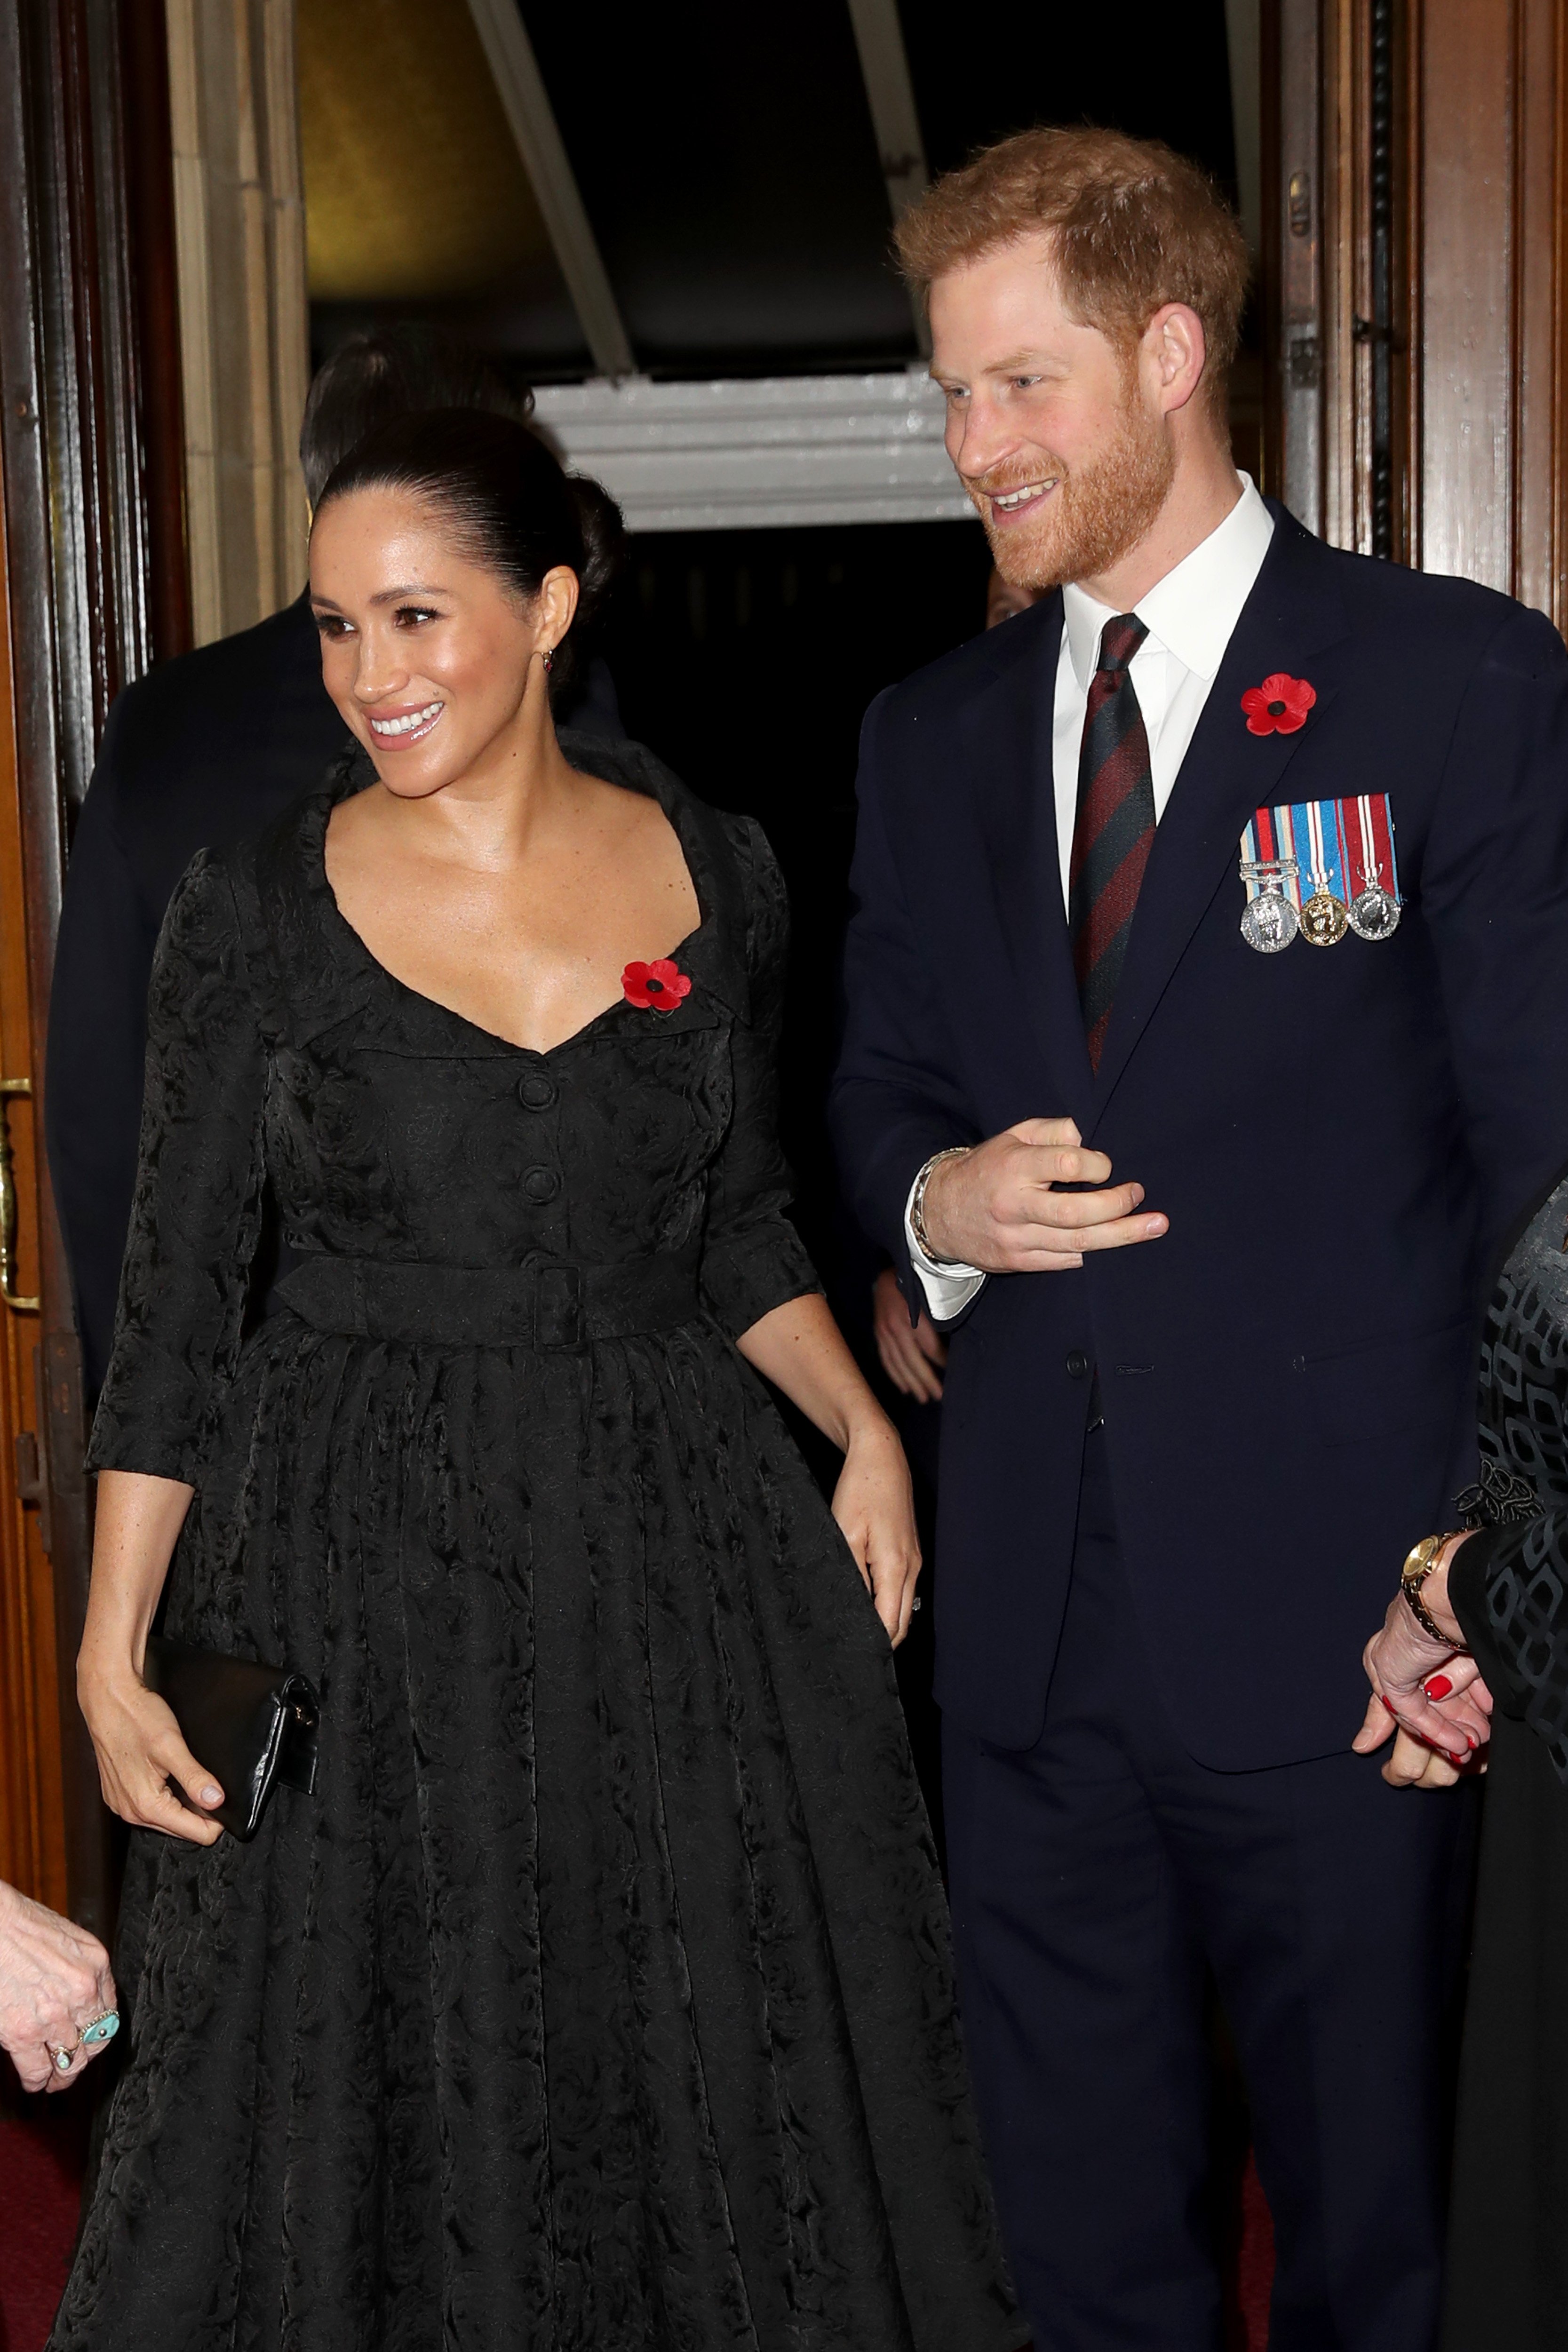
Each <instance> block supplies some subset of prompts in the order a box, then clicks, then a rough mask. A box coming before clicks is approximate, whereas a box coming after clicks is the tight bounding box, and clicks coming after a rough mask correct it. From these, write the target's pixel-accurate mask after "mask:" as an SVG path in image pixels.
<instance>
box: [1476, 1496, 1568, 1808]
mask: <svg viewBox="0 0 1568 2352" xmlns="http://www.w3.org/2000/svg"><path fill="white" fill-rule="evenodd" d="M1448 1605H1449V1607H1450V1608H1451V1609H1452V1610H1453V1612H1454V1614H1455V1616H1456V1617H1457V1618H1458V1621H1459V1624H1460V1627H1461V1629H1462V1630H1463V1633H1464V1636H1465V1640H1466V1643H1467V1644H1468V1647H1469V1649H1470V1651H1471V1653H1472V1654H1473V1655H1474V1657H1475V1661H1476V1664H1478V1665H1479V1668H1480V1670H1481V1673H1482V1675H1484V1676H1485V1678H1486V1682H1487V1686H1488V1688H1489V1690H1490V1692H1491V1694H1492V1696H1493V1698H1494V1699H1495V1700H1496V1702H1497V1704H1498V1706H1500V1707H1501V1708H1502V1710H1503V1712H1504V1713H1505V1714H1507V1715H1512V1716H1516V1717H1521V1719H1522V1720H1523V1721H1524V1722H1525V1723H1527V1724H1528V1725H1529V1727H1530V1728H1531V1731H1533V1732H1534V1733H1535V1734H1536V1735H1537V1737H1538V1738H1542V1739H1543V1740H1544V1741H1545V1742H1546V1745H1547V1748H1549V1750H1550V1751H1551V1756H1552V1763H1553V1764H1554V1765H1555V1766H1556V1768H1557V1771H1558V1774H1559V1777H1560V1778H1561V1779H1562V1780H1568V1509H1565V1508H1563V1507H1558V1508H1557V1509H1555V1510H1551V1511H1545V1512H1543V1513H1542V1516H1541V1517H1540V1518H1538V1519H1528V1520H1526V1521H1524V1522H1523V1523H1522V1524H1521V1525H1514V1526H1509V1527H1497V1528H1482V1529H1481V1531H1480V1532H1479V1534H1478V1535H1473V1536H1471V1538H1469V1540H1468V1543H1463V1544H1461V1545H1460V1546H1459V1548H1458V1551H1457V1552H1456V1553H1455V1554H1454V1558H1453V1562H1452V1565H1451V1566H1450V1568H1449V1570H1448Z"/></svg>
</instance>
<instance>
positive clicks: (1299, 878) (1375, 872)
mask: <svg viewBox="0 0 1568 2352" xmlns="http://www.w3.org/2000/svg"><path fill="white" fill-rule="evenodd" d="M1287 858H1294V859H1295V861H1296V867H1297V870H1296V872H1295V873H1294V874H1286V875H1282V876H1280V877H1279V884H1278V886H1277V887H1279V889H1280V890H1282V891H1283V893H1284V896H1285V897H1286V898H1289V901H1290V903H1291V905H1292V906H1293V907H1294V908H1296V911H1297V912H1298V914H1299V913H1300V910H1301V908H1302V907H1303V905H1304V904H1305V902H1306V901H1307V900H1308V899H1309V898H1310V897H1311V896H1312V894H1313V892H1314V891H1315V890H1319V889H1322V888H1324V887H1326V888H1328V889H1329V890H1331V892H1332V893H1333V895H1334V897H1335V898H1338V899H1339V900H1340V901H1341V902H1342V905H1344V906H1346V907H1348V906H1350V904H1351V903H1352V900H1353V899H1356V898H1360V896H1361V894H1362V892H1363V890H1365V889H1368V888H1370V887H1371V886H1372V885H1373V883H1374V882H1375V883H1380V884H1381V886H1382V887H1383V888H1384V890H1386V891H1387V892H1388V895H1389V897H1390V898H1393V899H1394V901H1395V902H1396V903H1399V904H1403V901H1402V900H1400V898H1399V867H1398V864H1397V861H1396V860H1395V857H1394V812H1393V810H1392V808H1391V807H1390V805H1389V800H1388V794H1387V793H1362V794H1361V795H1360V797H1359V799H1355V800H1345V801H1281V802H1280V803H1279V804H1278V806H1277V807H1274V808H1260V809H1258V811H1257V812H1256V813H1255V814H1254V815H1253V817H1252V819H1251V822H1250V823H1249V824H1248V825H1247V830H1246V832H1245V833H1244V834H1243V835H1242V836H1241V863H1242V865H1244V866H1259V865H1261V866H1275V865H1278V864H1279V862H1280V861H1281V860H1282V859H1287ZM1243 881H1244V883H1245V885H1246V889H1247V898H1248V899H1249V900H1251V899H1253V898H1259V897H1261V895H1262V892H1263V888H1264V885H1263V883H1262V882H1260V881H1259V880H1258V877H1257V876H1256V875H1255V874H1248V875H1245V876H1244V877H1243Z"/></svg>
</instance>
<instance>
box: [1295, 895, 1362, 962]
mask: <svg viewBox="0 0 1568 2352" xmlns="http://www.w3.org/2000/svg"><path fill="white" fill-rule="evenodd" d="M1350 927H1351V919H1350V917H1349V915H1348V914H1347V913H1346V912H1345V904H1344V900H1343V899H1342V898H1335V896H1334V894H1333V892H1332V891H1331V889H1330V888H1329V887H1328V884H1327V883H1326V882H1320V884H1319V885H1318V887H1317V888H1316V889H1315V890H1314V891H1313V893H1312V895H1311V897H1310V898H1309V899H1308V900H1307V902H1306V904H1305V906H1304V907H1303V908H1302V909H1301V937H1302V938H1303V939H1304V940H1306V942H1307V944H1308V946H1309V947H1314V948H1335V947H1338V945H1339V943H1340V941H1341V940H1342V939H1343V937H1344V935H1345V933H1346V932H1347V931H1348V930H1349V929H1350Z"/></svg>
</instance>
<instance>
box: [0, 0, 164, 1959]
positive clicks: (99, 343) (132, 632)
mask: <svg viewBox="0 0 1568 2352" xmlns="http://www.w3.org/2000/svg"><path fill="white" fill-rule="evenodd" d="M162 45H163V5H162V0H0V469H3V473H4V491H5V557H6V563H5V589H6V602H7V621H8V635H9V643H10V656H11V671H12V707H13V713H14V729H15V740H16V786H17V799H18V806H19V816H20V834H21V851H22V870H23V901H24V903H23V912H24V917H25V924H26V964H27V981H28V1026H29V1031H30V1058H31V1069H30V1071H29V1072H28V1073H27V1074H26V1075H27V1076H30V1078H31V1080H32V1085H33V1104H34V1115H35V1125H34V1133H35V1138H36V1139H37V1151H36V1154H35V1160H36V1170H35V1173H36V1182H35V1185H34V1190H33V1198H32V1200H31V1202H28V1203H27V1204H26V1207H27V1208H28V1209H30V1210H31V1212H32V1216H33V1219H34V1221H35V1223H36V1257H35V1261H34V1262H35V1263H36V1264H37V1266H38V1293H39V1297H40V1300H41V1306H40V1311H39V1314H38V1318H37V1342H38V1348H39V1362H40V1367H41V1374H42V1377H41V1379H40V1381H39V1390H40V1397H39V1408H40V1409H39V1421H38V1428H37V1441H38V1448H39V1454H40V1457H41V1459H40V1463H39V1474H40V1475H39V1487H40V1491H39V1492H38V1494H37V1496H35V1497H33V1498H32V1499H33V1501H34V1503H35V1505H36V1507H39V1508H40V1509H41V1511H42V1513H43V1516H44V1520H45V1524H46V1528H47V1543H48V1553H49V1559H50V1561H51V1563H52V1568H53V1582H54V1603H55V1622H56V1644H57V1651H58V1660H59V1677H58V1679H59V1709H58V1717H59V1719H58V1740H59V1750H60V1766H61V1769H60V1781H61V1787H62V1791H63V1811H64V1822H63V1831H64V1843H65V1873H64V1875H65V1882H66V1886H67V1890H68V1901H69V1906H70V1908H71V1910H72V1912H73V1913H74V1915H75V1916H78V1917H79V1918H80V1919H81V1920H82V1921H83V1922H84V1923H85V1924H86V1925H88V1926H89V1927H92V1928H93V1929H94V1930H95V1931H96V1932H98V1933H99V1934H107V1933H108V1932H109V1929H110V1926H111V1924H112V1912H113V1881H114V1872H113V1867H112V1851H111V1845H110V1835H109V1819H108V1816H107V1814H106V1813H105V1811H104V1808H103V1805H102V1802H101V1800H100V1794H99V1786H98V1774H97V1769H96V1766H95V1764H94V1761H93V1758H92V1751H91V1747H90V1743H89V1740H88V1738H87V1733H86V1727H85V1726H84V1725H83V1723H82V1721H81V1717H80V1714H79V1710H78V1708H77V1706H76V1700H75V1690H74V1675H73V1673H72V1662H73V1661H74V1659H75V1656H76V1652H77V1648H78V1645H79V1638H80V1631H81V1622H82V1616H83V1612H84V1610H85V1606H86V1599H87V1580H88V1570H89V1556H90V1543H91V1512H90V1497H89V1491H88V1480H87V1477H86V1475H85V1473H84V1470H83V1453H84V1444H85V1427H84V1415H83V1403H82V1381H81V1351H80V1348H79V1342H78V1339H77V1331H76V1318H75V1309H74V1305H73V1301H72V1295H71V1285H70V1279H69V1273H68V1266H67V1264H66V1258H65V1251H64V1246H63V1244H62V1240H61V1235H60V1230H59V1223H58V1218H57V1216H56V1214H55V1209H54V1202H53V1198H52V1194H51V1192H50V1188H49V1184H48V1181H47V1171H46V1168H45V1165H44V1154H43V1150H42V1135H43V1109H44V1104H43V1078H44V1067H45V1045H46V1039H47V1025H48V1005H49V978H50V971H51V967H52V964H53V959H54V944H55V937H56V932H57V929H58V920H59V908H60V893H61V887H62V884H63V880H64V875H65V864H66V857H67V854H68V842H69V835H70V829H71V825H72V824H73V822H74V818H75V815H76V813H77V811H78V810H79V807H80V805H81V801H82V798H83V795H84V794H85V793H86V790H87V786H88V782H89V776H90V774H91V770H92V762H93V759H94V757H95V755H96V751H97V747H98V743H99V741H100V738H101V734H102V730H103V725H104V721H105V719H106V718H107V716H108V713H109V708H110V703H111V701H112V700H113V698H114V696H115V695H116V694H117V693H118V692H119V690H120V688H121V686H122V685H123V684H125V683H126V682H127V681H128V680H129V679H131V678H133V677H138V676H140V675H141V673H142V671H143V670H144V669H145V668H146V667H147V666H148V664H149V662H150V661H151V659H152V658H153V653H154V651H159V652H169V651H174V650H177V649H178V646H179V645H180V643H181V642H182V633H184V636H186V637H188V630H189V618H188V614H189V601H188V593H185V592H184V591H183V590H182V587H181V581H182V578H183V574H184V506H183V496H184V491H183V465H182V464H181V463H179V462H177V460H178V454H179V453H180V451H181V450H182V448H183V433H182V429H181V425H180V405H179V382H180V376H179V352H178V329H177V320H176V317H175V313H174V304H173V300H172V296H171V293H170V289H172V287H173V285H174V259H173V236H172V227H171V226H170V225H171V224H172V217H173V209H172V194H171V193H170V192H169V191H168V188H167V185H166V183H167V180H168V172H169V167H168V139H167V81H166V65H163V66H162V68H161V63H160V61H161V58H162V57H163V47H162ZM160 70H162V72H163V100H162V129H161V128H160V121H159V100H158V94H157V93H158V89H159V76H160ZM132 94H134V96H133V98H132ZM132 103H133V104H134V109H135V110H134V112H133V113H132V110H131V109H132ZM132 124H133V125H134V135H133V136H131V135H128V132H129V131H130V129H131V126H132ZM160 155H161V156H162V158H163V163H162V177H163V183H164V185H163V187H162V188H161V187H160V167H159V161H158V159H159V157H160ZM132 159H133V160H132ZM149 428H151V432H150V429H149ZM12 911H14V910H12ZM5 1075H19V1074H13V1073H7V1074H5ZM5 1311H7V1310H5V1309H0V1312H5ZM6 1696H7V1697H8V1698H11V1699H12V1700H13V1703H14V1698H15V1695H14V1694H12V1693H10V1692H7V1694H6ZM37 1729H38V1732H39V1736H40V1737H41V1738H42V1737H47V1730H48V1727H45V1726H39V1727H37Z"/></svg>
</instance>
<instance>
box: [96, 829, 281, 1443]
mask: <svg viewBox="0 0 1568 2352" xmlns="http://www.w3.org/2000/svg"><path fill="white" fill-rule="evenodd" d="M266 1066H267V1065H266V1049H265V1046H264V1044H263V1040H262V1036H261V1033H260V1027H259V1024H258V1015H257V1011H256V1007H255V1004H254V1003H253V1001H252V997H251V992H250V988H249V985H248V981H247V968H246V959H245V952H244V945H243V941H242V938H241V932H240V925H239V918H238V913H237V907H236V903H235V896H234V889H233V886H232V884H231V882H230V881H229V878H228V877H227V875H226V873H225V871H224V870H223V867H222V866H220V865H217V864H215V863H214V862H213V861H212V860H211V859H210V858H209V856H208V855H207V853H206V852H205V851H203V852H202V853H201V854H200V855H199V856H196V857H195V859H194V860H193V861H192V864H191V866H189V868H188V870H187V871H186V874H185V876H184V879H183V881H182V882H181V884H180V886H179V888H178V889H177V890H176V891H175V893H174V898H173V900H172V901H171V903H170V906H169V911H168V914H167V916H166V917H165V919H164V922H163V932H162V935H161V937H160V939H159V942H158V952H157V956H156V959H155V961H154V963H153V981H152V986H151V989H150V991H149V993H148V1000H147V1066H146V1085H145V1092H144V1095H143V1099H142V1146H141V1158H140V1162H139V1166H138V1170H137V1177H136V1192H135V1199H134V1202H133V1203H132V1213H131V1232H130V1237H129V1239H128V1241H127V1244H126V1250H125V1263H124V1266H123V1268H122V1270H121V1282H120V1309H119V1314H118V1316H117V1318H116V1321H115V1331H114V1349H113V1353H112V1356H111V1358H110V1366H109V1373H108V1377H107V1379H106V1380H105V1381H104V1385H103V1392H102V1395H101V1397H100V1401H99V1408H98V1414H97V1418H96V1420H95V1422H94V1423H93V1432H92V1443H91V1445H90V1447H89V1453H88V1462H89V1467H90V1468H92V1469H95V1470H139V1471H144V1472H146V1473H148V1474H150V1475H153V1476H155V1477H160V1478H178V1479H183V1480H184V1481H186V1482H187V1483H188V1484H191V1485H193V1486H194V1485H195V1484H197V1483H199V1474H200V1468H201V1464H202V1459H203V1455H204V1453H205V1448H206V1445H207V1443H208V1441H209V1439H210V1436H211V1433H212V1431H213V1428H214V1425H215V1423H216V1415H217V1412H218V1410H219V1408H220V1406H221V1403H222V1399H223V1395H224V1392H225V1390H226V1385H227V1383H228V1381H230V1380H231V1378H232V1376H233V1372H234V1368H235V1364H236V1361H237V1357H238V1353H239V1343H240V1330H241V1324H242V1320H243V1318H244V1313H245V1301H246V1292H247V1276H248V1274H249V1268H250V1262H251V1259H252V1257H253V1256H254V1255H255V1252H256V1244H257V1237H258V1230H259V1224H260V1215H261V1201H262V1190H263V1180H264V1163H263V1151H262V1136H261V1116H262V1104H263V1098H264V1095H265V1090H266Z"/></svg>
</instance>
